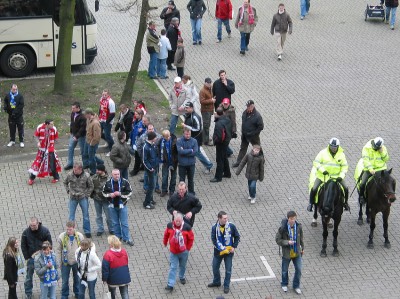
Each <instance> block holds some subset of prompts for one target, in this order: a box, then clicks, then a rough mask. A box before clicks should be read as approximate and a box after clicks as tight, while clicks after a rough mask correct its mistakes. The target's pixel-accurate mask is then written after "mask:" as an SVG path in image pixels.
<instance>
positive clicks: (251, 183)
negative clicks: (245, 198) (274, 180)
mask: <svg viewBox="0 0 400 299" xmlns="http://www.w3.org/2000/svg"><path fill="white" fill-rule="evenodd" d="M247 183H248V185H249V195H250V197H251V198H255V197H256V192H257V189H256V188H257V180H248V181H247Z"/></svg>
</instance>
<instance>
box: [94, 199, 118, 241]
mask: <svg viewBox="0 0 400 299" xmlns="http://www.w3.org/2000/svg"><path fill="white" fill-rule="evenodd" d="M108 205H109V203H108V202H107V201H100V200H94V208H95V210H96V224H97V232H98V233H104V225H103V211H104V214H105V215H106V223H107V227H108V231H109V232H113V230H112V228H113V227H112V222H111V219H110V210H109V209H108Z"/></svg>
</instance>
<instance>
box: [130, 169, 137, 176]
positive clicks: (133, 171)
mask: <svg viewBox="0 0 400 299" xmlns="http://www.w3.org/2000/svg"><path fill="white" fill-rule="evenodd" d="M138 173H139V171H136V170H131V171H129V174H130V175H131V176H135V175H137V174H138Z"/></svg>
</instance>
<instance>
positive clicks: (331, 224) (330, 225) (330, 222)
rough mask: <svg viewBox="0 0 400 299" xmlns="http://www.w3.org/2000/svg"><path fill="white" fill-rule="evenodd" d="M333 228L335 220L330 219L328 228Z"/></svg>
mask: <svg viewBox="0 0 400 299" xmlns="http://www.w3.org/2000/svg"><path fill="white" fill-rule="evenodd" d="M332 227H333V219H332V218H331V219H329V222H328V228H332Z"/></svg>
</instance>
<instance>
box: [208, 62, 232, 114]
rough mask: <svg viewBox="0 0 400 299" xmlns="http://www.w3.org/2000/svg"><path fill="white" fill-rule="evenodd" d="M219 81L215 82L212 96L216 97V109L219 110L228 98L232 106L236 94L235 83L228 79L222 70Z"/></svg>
mask: <svg viewBox="0 0 400 299" xmlns="http://www.w3.org/2000/svg"><path fill="white" fill-rule="evenodd" d="M218 75H219V79H218V80H215V82H214V84H213V87H212V94H213V95H214V98H215V102H214V109H215V110H217V108H218V106H219V105H220V104H221V103H222V100H223V99H225V98H228V99H229V100H230V102H231V104H232V99H231V97H232V94H234V93H235V83H234V82H233V81H232V80H229V79H227V78H226V72H225V71H224V70H220V71H219V73H218Z"/></svg>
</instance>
